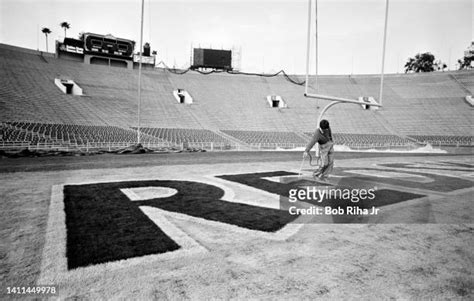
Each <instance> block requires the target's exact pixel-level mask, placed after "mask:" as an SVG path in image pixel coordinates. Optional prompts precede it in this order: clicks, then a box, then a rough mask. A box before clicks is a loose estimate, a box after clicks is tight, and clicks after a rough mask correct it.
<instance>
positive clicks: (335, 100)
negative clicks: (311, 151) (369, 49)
mask: <svg viewBox="0 0 474 301" xmlns="http://www.w3.org/2000/svg"><path fill="white" fill-rule="evenodd" d="M312 1H313V0H308V32H307V44H306V45H307V47H306V81H305V92H304V96H305V97H307V98H316V99H324V100H329V101H331V103H329V104H328V105H326V106H325V107H324V108H323V110H322V111H321V113H320V115H319V118H318V124H319V121H320V120H321V119H322V116H323V115H324V113H325V112H326V111H327V110H328V109H329V108H331V107H332V106H334V105H336V104H338V103H351V104H358V105H367V102H364V101H363V100H359V99H350V98H344V97H337V96H331V95H323V94H318V93H309V92H308V84H309V83H308V82H309V64H310V44H311V42H310V39H311V2H312ZM388 1H389V0H386V7H385V26H384V37H383V50H382V71H381V74H380V95H379V98H380V99H379V100H378V102H372V103H370V106H374V107H382V89H383V72H384V62H385V43H386V35H387V19H388ZM314 2H315V3H314V5H315V10H314V11H315V23H316V34H315V40H316V43H315V47H316V51H315V53H316V60H315V62H316V71H315V76H316V79H317V77H318V65H317V64H318V32H317V31H318V26H317V20H318V16H317V14H318V9H317V6H318V0H314Z"/></svg>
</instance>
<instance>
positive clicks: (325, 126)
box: [319, 119, 329, 130]
mask: <svg viewBox="0 0 474 301" xmlns="http://www.w3.org/2000/svg"><path fill="white" fill-rule="evenodd" d="M319 127H320V128H321V129H323V130H326V129H328V128H329V121H327V120H326V119H323V120H321V122H320V123H319Z"/></svg>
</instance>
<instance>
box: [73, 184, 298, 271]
mask: <svg viewBox="0 0 474 301" xmlns="http://www.w3.org/2000/svg"><path fill="white" fill-rule="evenodd" d="M137 187H169V188H174V189H176V190H177V191H178V192H177V193H176V194H175V195H173V196H170V197H165V198H156V199H150V200H144V201H130V200H129V199H128V197H127V196H126V195H125V194H124V193H122V192H121V191H120V189H124V188H137ZM223 195H224V191H223V190H222V189H220V188H218V187H215V186H213V185H208V184H203V183H197V182H190V181H158V180H156V181H131V182H115V183H97V184H86V185H67V186H65V187H64V204H65V212H66V227H67V258H68V268H69V269H73V268H77V267H83V266H88V265H92V264H99V263H104V262H109V261H116V260H121V259H127V258H132V257H138V256H144V255H150V254H159V253H164V252H170V251H174V250H177V249H178V248H179V247H180V246H179V245H177V244H176V243H175V242H174V241H173V239H172V238H170V237H168V236H167V235H166V234H165V233H164V232H163V231H162V230H161V229H160V228H159V227H158V226H157V225H156V224H154V223H153V222H152V221H151V220H150V219H149V218H148V217H147V216H146V215H145V214H144V213H143V212H142V211H141V210H140V209H139V207H140V206H150V207H156V208H159V209H162V210H167V211H172V212H176V213H181V214H186V215H190V216H194V217H197V218H203V219H206V220H212V221H216V222H222V223H227V224H231V225H236V226H239V227H243V228H248V229H252V230H257V231H266V232H275V231H278V230H279V229H281V228H282V227H284V226H285V225H286V224H288V223H289V222H291V221H293V220H294V219H295V218H297V216H291V215H289V214H288V212H285V211H280V210H276V209H269V208H261V207H256V206H250V205H245V204H239V203H231V202H226V201H223V200H221V198H222V197H223Z"/></svg>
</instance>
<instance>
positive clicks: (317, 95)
mask: <svg viewBox="0 0 474 301" xmlns="http://www.w3.org/2000/svg"><path fill="white" fill-rule="evenodd" d="M304 96H305V97H308V98H318V99H324V100H330V101H336V102H345V103H353V104H359V105H368V106H374V107H381V106H382V105H381V104H379V103H372V102H365V101H360V100H355V99H349V98H344V97H336V96H329V95H322V94H313V93H305V94H304Z"/></svg>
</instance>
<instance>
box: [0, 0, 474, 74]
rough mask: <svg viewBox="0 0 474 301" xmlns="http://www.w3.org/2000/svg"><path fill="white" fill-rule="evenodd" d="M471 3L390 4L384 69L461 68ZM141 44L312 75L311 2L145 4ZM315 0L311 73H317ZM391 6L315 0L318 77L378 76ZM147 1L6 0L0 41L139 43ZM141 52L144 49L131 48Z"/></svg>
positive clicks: (164, 52)
mask: <svg viewBox="0 0 474 301" xmlns="http://www.w3.org/2000/svg"><path fill="white" fill-rule="evenodd" d="M473 2H474V0H389V15H388V28H387V46H386V58H385V72H386V73H398V72H403V70H404V69H403V65H404V64H405V62H406V61H407V59H408V58H409V57H413V56H415V55H416V54H417V53H423V52H431V53H432V54H434V55H435V57H436V59H440V60H441V61H443V62H445V63H446V64H448V67H449V69H451V70H453V69H455V64H456V62H457V60H458V59H460V58H462V57H463V53H464V51H465V50H466V49H467V47H468V46H469V45H470V44H471V41H473V40H474V36H473V32H474V23H473V16H474V5H473ZM144 3H145V13H144V27H143V28H144V35H143V39H144V40H143V42H144V43H145V42H149V43H150V44H151V49H152V50H156V51H157V61H164V62H165V63H166V64H167V65H168V66H175V67H178V68H186V67H188V66H189V65H190V59H191V49H192V48H193V47H202V48H213V49H234V52H235V53H237V57H240V62H238V61H236V62H235V63H236V65H237V66H238V67H240V69H241V70H242V71H246V72H265V73H272V72H275V71H279V70H281V69H283V70H285V71H286V72H287V73H291V74H304V73H305V72H306V43H307V24H308V0H254V1H250V0H144ZM314 3H315V2H314V0H313V1H312V9H311V12H312V22H311V26H312V34H311V45H312V47H311V51H310V54H311V60H310V64H309V66H310V73H311V74H314V73H315V71H316V66H315V59H314V58H315V52H316V50H315V30H314V28H315V19H314ZM385 5H386V1H385V0H318V74H377V73H380V72H381V67H382V45H383V31H384V18H385ZM140 15H141V0H93V1H92V0H0V43H4V44H10V45H15V46H20V47H26V48H31V49H39V50H42V51H45V49H46V45H45V44H46V43H45V36H44V34H42V33H41V28H43V27H48V28H49V29H51V30H52V34H51V35H50V36H49V40H48V41H49V49H50V51H51V49H52V48H53V47H52V45H54V40H56V39H62V38H63V37H64V30H63V29H62V28H61V27H60V26H59V24H60V23H61V22H63V21H67V22H68V23H70V24H71V28H70V29H69V30H68V32H67V36H68V37H74V38H77V36H78V35H79V33H80V32H93V33H99V34H112V35H114V36H116V37H120V38H126V39H132V40H134V41H136V43H137V45H139V42H140ZM135 50H136V51H138V47H137V46H136V48H135Z"/></svg>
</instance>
